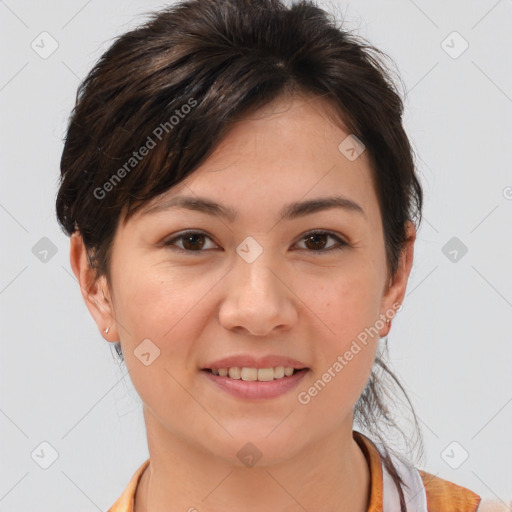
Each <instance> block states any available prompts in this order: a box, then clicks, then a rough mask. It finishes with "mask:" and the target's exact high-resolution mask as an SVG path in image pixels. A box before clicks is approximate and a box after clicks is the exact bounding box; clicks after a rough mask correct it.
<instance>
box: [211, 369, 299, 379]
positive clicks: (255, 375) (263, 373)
mask: <svg viewBox="0 0 512 512" xmlns="http://www.w3.org/2000/svg"><path fill="white" fill-rule="evenodd" d="M293 371H294V368H292V367H290V366H276V367H275V368H246V367H243V368H239V367H238V366H233V367H231V368H219V369H218V370H212V373H213V374H214V375H219V376H221V377H226V376H229V377H230V378H231V379H242V380H246V381H255V380H259V381H262V382H265V381H271V380H274V379H282V378H283V377H284V376H286V377H289V376H290V375H293Z"/></svg>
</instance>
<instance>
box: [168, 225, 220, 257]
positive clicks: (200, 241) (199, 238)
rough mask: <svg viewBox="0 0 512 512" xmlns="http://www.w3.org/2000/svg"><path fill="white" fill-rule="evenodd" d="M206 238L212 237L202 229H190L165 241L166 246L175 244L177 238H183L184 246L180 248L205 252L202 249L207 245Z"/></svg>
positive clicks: (179, 248)
mask: <svg viewBox="0 0 512 512" xmlns="http://www.w3.org/2000/svg"><path fill="white" fill-rule="evenodd" d="M205 238H207V239H209V240H211V238H210V237H209V236H208V235H207V234H206V233H203V232H201V231H192V230H190V231H185V232H183V233H181V234H179V235H178V236H176V237H174V238H172V239H170V240H166V241H164V245H165V246H171V245H175V242H176V241H177V240H182V241H183V246H182V247H179V246H178V250H181V251H186V252H203V251H202V250H201V249H203V248H204V246H205V243H204V239H205Z"/></svg>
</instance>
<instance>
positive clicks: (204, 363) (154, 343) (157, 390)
mask: <svg viewBox="0 0 512 512" xmlns="http://www.w3.org/2000/svg"><path fill="white" fill-rule="evenodd" d="M323 101H324V100H321V99H318V98H317V99H313V98H308V97H295V98H294V99H293V100H291V99H280V100H279V101H276V102H274V103H273V104H272V105H268V106H267V107H265V108H264V109H263V110H260V111H258V112H257V113H256V114H253V115H251V116H250V117H248V118H246V119H244V120H243V121H241V122H238V123H237V124H236V125H234V126H233V128H232V129H231V131H230V132H229V133H228V135H227V136H226V137H225V138H224V139H223V141H222V143H221V144H220V145H219V146H218V147H217V148H216V150H215V152H214V153H213V154H212V156H211V157H210V158H209V159H208V160H207V161H206V162H205V163H204V164H203V165H202V166H201V167H200V168H199V169H197V170H196V171H195V172H194V173H193V174H192V175H191V176H189V177H188V178H187V179H186V180H185V181H184V182H182V183H180V184H179V185H178V186H176V187H174V188H173V189H171V190H169V191H168V192H167V193H165V194H164V195H163V196H161V197H159V198H157V199H156V200H155V201H153V202H152V203H151V204H148V205H147V206H146V207H145V208H143V210H142V211H141V212H140V213H137V214H136V215H135V216H134V217H133V218H131V219H130V220H129V221H128V222H127V224H126V225H123V224H122V223H121V224H120V225H119V228H118V231H117V233H116V235H115V239H114V242H113V249H112V259H111V272H112V282H111V289H110V290H109V289H108V288H107V286H106V284H105V282H104V281H102V280H99V281H98V282H97V283H96V284H95V287H93V288H92V289H91V295H88V296H87V297H86V303H87V305H88V307H89V310H90V311H91V314H92V315H93V316H94V318H95V320H96V322H97V324H98V327H99V329H101V332H103V330H104V329H105V328H106V327H109V326H110V331H109V334H108V335H106V337H107V338H108V339H109V341H116V340H120V342H121V346H122V350H123V354H124V358H125V362H126V366H127V369H128V370H129V371H130V377H131V379H132V382H133V384H134V387H135V388H136V390H137V392H138V393H139V395H140V397H141V400H142V401H143V404H144V410H145V418H146V422H147V423H148V422H150V423H151V424H152V425H153V428H154V435H159V436H162V437H167V438H169V439H171V438H172V439H178V438H179V439H180V440H181V441H182V442H183V441H186V442H188V443H189V445H191V446H195V447H197V448H199V449H200V450H202V451H203V453H208V454H211V455H212V456H215V457H217V458H218V457H220V458H223V459H225V460H229V461H230V462H232V463H235V464H240V461H239V460H238V458H237V452H238V450H239V449H240V448H241V447H242V446H244V445H245V443H246V442H247V441H248V440H250V441H251V442H252V443H253V444H254V445H255V446H257V447H258V449H259V451H260V452H261V454H262V459H261V461H260V464H264V463H265V462H268V463H270V462H272V461H274V462H275V461H276V460H278V459H279V460H284V459H287V458H291V457H292V456H294V455H295V454H298V453H299V452H300V450H303V449H304V448H305V447H307V446H312V445H313V444H314V443H318V442H320V441H321V440H322V439H326V438H328V437H329V436H332V435H333V433H335V432H340V431H343V432H351V429H352V419H353V407H354V404H355V403H356V401H357V399H358V398H359V396H360V395H361V393H362V391H363V389H364V386H365V384H366V382H367V380H368V378H369V375H370V371H371V368H372V365H373V363H374V359H375V352H376V348H377V342H378V339H379V336H384V335H385V334H386V333H387V329H386V324H385V321H383V318H384V316H383V315H387V316H388V317H389V318H392V316H393V315H394V313H395V312H396V305H397V304H400V303H401V300H402V298H403V295H404V292H405V285H406V281H407V277H408V274H409V270H410V266H411V262H412V244H410V245H408V246H407V248H406V251H405V253H404V259H403V260H401V264H400V270H399V272H398V274H397V276H396V278H395V280H394V281H393V282H392V283H391V285H390V283H389V276H388V272H387V266H386V258H385V246H384V236H383V231H382V220H381V214H380V211H379V207H378V202H377V196H376V192H375V189H374V187H373V184H372V179H371V170H370V163H369V160H368V158H367V155H366V152H363V153H362V154H360V155H359V157H357V158H355V159H354V158H351V159H349V158H347V156H346V153H343V152H342V151H340V149H339V145H340V143H342V142H343V141H344V140H345V139H346V138H347V136H348V135H349V134H348V133H345V132H344V131H343V130H342V129H341V128H339V127H338V126H336V125H335V124H333V123H332V122H331V121H329V118H328V116H327V115H326V113H325V109H326V108H327V109H328V108H329V105H328V104H326V103H323ZM349 140H350V139H349ZM343 147H344V146H343ZM185 196H186V197H189V198H194V199H196V200H199V199H205V200H207V201H210V202H214V203H217V204H218V205H220V207H221V209H222V211H227V212H230V214H232V216H223V215H221V214H220V213H219V211H221V210H219V209H217V210H214V209H213V208H209V209H206V208H203V209H202V210H197V209H194V208H193V207H184V206H181V207H177V206H174V207H169V204H167V208H166V205H165V203H168V202H169V200H176V199H177V198H180V197H185ZM333 197H337V198H343V199H344V200H345V201H338V202H337V203H336V204H333V203H330V204H324V205H323V206H319V205H321V203H317V205H316V207H314V204H313V203H312V205H313V206H312V205H310V208H302V209H301V208H298V207H295V208H289V205H294V204H295V205H296V203H304V202H308V201H312V200H317V201H323V200H326V199H329V198H333ZM198 202H199V201H196V206H197V204H198ZM154 207H156V208H154ZM152 208H153V211H150V210H151V209H152ZM283 212H285V213H288V215H284V216H283V215H282V214H283ZM409 229H410V230H411V229H413V228H412V227H411V226H410V227H409ZM185 231H191V232H189V233H188V234H187V233H185V234H184V232H185ZM409 233H410V234H411V236H414V233H413V232H412V231H409ZM80 261H81V262H82V263H80ZM72 265H73V268H74V270H75V273H76V274H77V275H78V276H81V278H82V279H83V276H84V275H85V268H86V265H85V258H84V253H83V246H81V245H80V244H79V241H78V239H73V240H72ZM80 265H82V266H80ZM94 294H96V295H94ZM390 312H391V313H390ZM364 333H366V334H364ZM363 340H364V341H363ZM350 354H351V355H350ZM240 355H243V356H247V357H253V358H255V359H259V358H263V357H266V356H280V357H283V358H285V357H287V358H292V359H293V360H295V361H296V362H298V363H300V364H297V366H298V367H302V368H304V367H305V368H306V370H303V371H302V372H299V373H298V374H296V375H299V374H300V375H299V377H300V378H297V377H296V376H292V377H284V378H283V379H295V380H294V381H293V385H292V384H289V385H288V387H287V388H286V390H285V391H282V392H281V393H277V394H276V391H275V390H276V389H277V387H276V385H275V384H276V383H278V381H279V379H276V380H275V381H272V382H266V383H263V384H264V386H261V388H263V387H265V388H266V389H268V390H271V391H269V392H268V393H269V395H267V396H265V397H264V396H263V395H258V394H256V395H251V396H248V395H245V396H241V395H237V394H233V393H232V392H230V391H227V390H226V388H225V387H223V386H221V385H219V382H220V380H221V379H220V378H219V377H214V376H213V375H212V374H210V375H207V372H206V371H205V370H204V368H212V367H215V366H216V365H215V364H214V363H215V362H216V361H218V360H220V359H221V358H225V357H229V356H240ZM229 366H231V365H229ZM241 366H244V365H241ZM246 366H254V365H246ZM270 366H280V364H272V365H270ZM284 366H286V364H284ZM250 373H251V372H249V374H250ZM222 380H223V381H226V380H228V377H222ZM234 380H236V379H234ZM234 380H231V382H233V381H234ZM319 381H320V382H319ZM244 382H245V381H244ZM236 383H238V384H240V383H241V381H237V382H235V384H236ZM228 384H229V383H228ZM242 384H243V383H242ZM247 384H248V385H250V387H251V389H254V388H255V387H256V383H255V382H252V383H247ZM229 389H231V388H229ZM272 389H274V391H272ZM272 393H274V395H273V396H270V395H271V394H272ZM178 412H179V413H178ZM292 413H293V414H292ZM318 418H321V421H318ZM277 425H279V428H276V426H277ZM156 432H158V434H156ZM148 436H149V430H148Z"/></svg>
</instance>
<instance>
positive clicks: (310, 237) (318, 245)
mask: <svg viewBox="0 0 512 512" xmlns="http://www.w3.org/2000/svg"><path fill="white" fill-rule="evenodd" d="M326 236H327V235H322V234H316V235H309V236H308V237H307V240H309V241H311V240H313V239H318V237H320V238H324V242H325V237H326ZM306 243H307V242H306ZM324 245H325V243H313V248H316V249H318V248H320V249H322V248H323V247H324Z"/></svg>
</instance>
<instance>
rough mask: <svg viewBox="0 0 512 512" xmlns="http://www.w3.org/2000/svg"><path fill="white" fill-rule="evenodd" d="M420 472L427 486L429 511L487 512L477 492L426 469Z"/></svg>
mask: <svg viewBox="0 0 512 512" xmlns="http://www.w3.org/2000/svg"><path fill="white" fill-rule="evenodd" d="M418 473H419V474H420V477H421V479H422V481H423V485H424V487H425V493H426V496H427V508H428V510H429V512H477V511H478V512H485V510H486V509H485V508H479V505H480V502H481V498H480V496H479V495H478V494H476V493H475V492H473V491H471V490H469V489H466V488H465V487H462V486H460V485H457V484H455V483H453V482H450V481H448V480H444V479H443V478H439V477H437V476H435V475H432V474H431V473H427V472H426V471H422V470H420V469H418ZM498 510H499V509H498ZM491 511H492V509H489V512H491Z"/></svg>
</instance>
